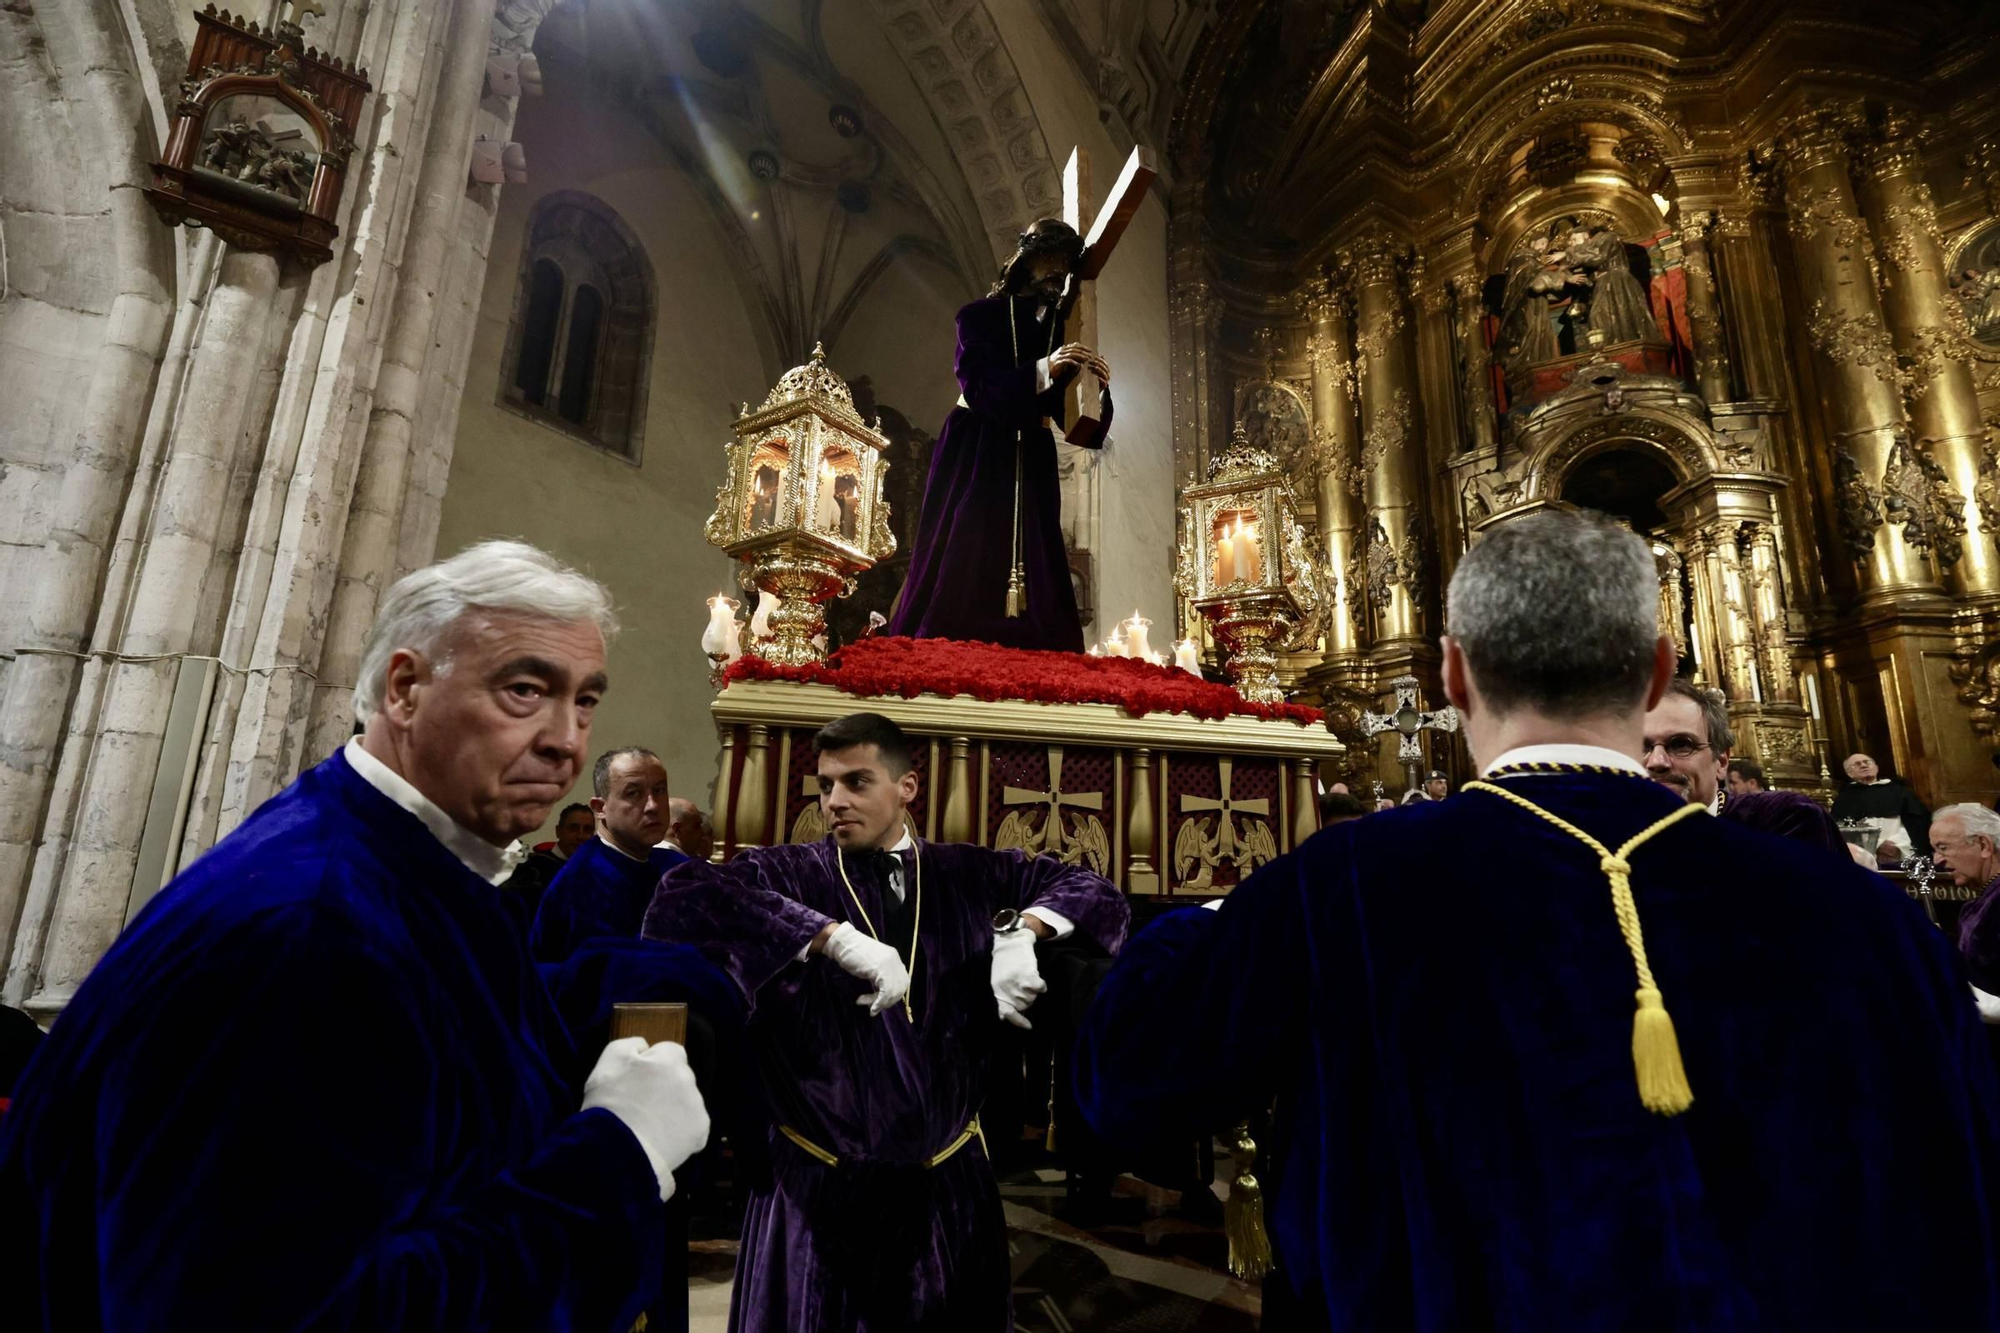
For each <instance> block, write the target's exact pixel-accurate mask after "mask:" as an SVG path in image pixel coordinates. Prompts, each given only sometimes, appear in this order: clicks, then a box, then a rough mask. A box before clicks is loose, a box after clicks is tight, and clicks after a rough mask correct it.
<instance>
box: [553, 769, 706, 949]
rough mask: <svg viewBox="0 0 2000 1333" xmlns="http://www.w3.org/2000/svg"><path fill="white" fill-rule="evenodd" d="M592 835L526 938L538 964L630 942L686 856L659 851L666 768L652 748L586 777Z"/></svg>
mask: <svg viewBox="0 0 2000 1333" xmlns="http://www.w3.org/2000/svg"><path fill="white" fill-rule="evenodd" d="M590 787H591V791H592V792H593V793H595V794H594V795H593V796H592V797H591V798H590V808H591V812H592V813H593V814H595V815H596V817H597V835H596V836H595V837H593V838H591V839H590V840H589V841H587V842H585V843H584V844H583V845H582V846H580V847H578V848H577V849H576V850H575V851H574V852H572V853H571V854H570V858H569V860H568V861H566V862H565V863H564V864H563V868H562V870H561V871H560V872H558V873H557V875H556V877H555V879H554V880H553V881H552V882H551V883H550V884H549V887H548V891H547V892H546V893H544V894H543V895H542V903H541V910H540V911H538V912H537V913H536V914H535V926H534V930H533V932H532V933H531V934H530V935H529V936H528V949H529V951H530V952H531V953H533V954H534V956H535V961H536V962H538V963H560V962H562V961H564V960H565V959H567V958H568V957H569V956H570V955H571V954H573V953H575V952H576V950H577V947H578V946H579V945H581V944H582V943H583V942H584V941H585V940H589V939H601V938H605V937H611V938H616V939H627V940H630V939H637V938H638V936H639V926H640V924H641V923H642V922H643V921H644V920H645V919H646V908H647V907H648V906H650V905H651V903H652V901H653V886H654V885H656V884H658V883H659V882H660V877H661V876H662V875H664V874H666V873H667V872H668V871H669V870H672V869H673V868H674V867H675V866H677V865H680V864H682V863H683V862H685V861H686V860H687V859H688V858H687V856H686V854H685V853H682V852H679V851H676V850H675V849H674V848H672V847H662V846H659V845H658V844H659V842H660V840H661V839H662V838H664V837H665V836H666V832H667V802H668V792H667V767H666V765H665V764H662V763H661V762H660V757H659V756H658V755H656V754H654V753H653V752H652V751H651V750H647V749H642V748H640V747H639V746H636V745H632V746H627V747H625V748H624V749H621V750H606V751H605V752H604V753H603V754H601V755H599V756H598V757H597V763H596V765H595V766H594V767H593V768H592V769H591V774H590Z"/></svg>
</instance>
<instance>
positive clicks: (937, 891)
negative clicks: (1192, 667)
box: [646, 713, 1131, 1333]
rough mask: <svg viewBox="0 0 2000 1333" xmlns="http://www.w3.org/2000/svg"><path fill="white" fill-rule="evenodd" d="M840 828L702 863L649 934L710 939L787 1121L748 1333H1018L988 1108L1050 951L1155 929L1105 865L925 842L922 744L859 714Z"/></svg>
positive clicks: (752, 1262) (750, 1254) (747, 1240)
mask: <svg viewBox="0 0 2000 1333" xmlns="http://www.w3.org/2000/svg"><path fill="white" fill-rule="evenodd" d="M817 746H818V750H819V761H818V762H819V767H818V772H819V784H820V792H821V796H820V800H821V804H822V805H823V807H824V808H825V811H826V815H827V819H828V822H829V823H830V824H831V826H832V830H833V831H832V833H831V834H830V835H829V836H828V837H827V838H826V839H825V840H824V841H822V842H818V843H813V844H809V845H790V846H780V847H760V848H754V849H751V850H749V851H746V852H744V853H742V854H740V855H738V856H737V857H736V858H735V859H734V860H732V861H730V862H729V863H727V864H726V865H720V866H714V865H708V864H703V863H690V864H688V865H684V866H681V867H680V868H678V869H677V870H675V871H674V873H673V874H671V875H669V876H668V877H667V878H666V879H665V880H663V881H662V882H661V884H660V891H659V895H658V896H657V897H656V898H655V899H654V900H653V907H652V911H651V912H649V913H648V914H647V917H646V934H647V935H648V936H652V937H657V938H661V939H671V940H678V941H683V942H686V943H690V944H694V945H696V946H697V947H699V948H700V949H701V950H702V951H703V952H704V953H706V954H708V955H709V957H710V958H711V959H713V960H714V961H715V962H717V963H719V964H720V965H721V966H722V968H723V970H724V971H726V972H727V973H728V974H729V975H730V976H731V977H732V978H734V979H735V981H736V983H737V985H738V986H740V987H741V988H742V992H743V995H744V996H745V998H746V999H747V1001H748V1002H749V1004H750V1006H751V1017H750V1041H751V1047H752V1052H753V1056H754V1058H755V1059H756V1061H757V1063H758V1067H759V1071H760V1074H761V1082H762V1085H763V1091H764V1095H765V1097H766V1099H767V1102H768V1104H769V1107H770V1111H771V1115H772V1118H773V1120H774V1121H775V1122H776V1123H775V1125H774V1127H773V1129H772V1131H771V1133H770V1135H769V1138H770V1144H771V1154H772V1159H773V1160H772V1179H771V1181H770V1182H769V1183H768V1184H765V1185H761V1186H759V1187H758V1188H756V1189H755V1190H754V1192H753V1193H752V1195H751V1200H750V1207H749V1211H748V1213H747V1215H746V1216H745V1218H744V1222H743V1239H742V1248H741V1251H740V1253H739V1256H738V1258H737V1263H736V1290H735V1296H734V1299H733V1301H732V1303H731V1308H730V1321H729V1327H730V1329H731V1330H732V1333H793V1331H794V1330H798V1329H811V1330H813V1331H814V1333H864V1331H865V1333H889V1331H890V1330H898V1331H900V1330H916V1329H923V1330H940V1331H942V1330H949V1331H950V1333H997V1331H999V1330H1005V1329H1009V1328H1011V1327H1012V1326H1013V1319H1012V1311H1011V1308H1010V1294H1009V1293H1010V1279H1009V1273H1008V1261H1007V1240H1006V1232H1005V1227H1004V1225H1003V1222H1002V1220H1001V1213H1000V1196H999V1191H998V1188H997V1186H996V1184H995V1181H994V1176H993V1169H992V1166H991V1164H990V1163H989V1161H988V1159H987V1156H986V1151H985V1145H984V1144H983V1143H982V1142H981V1141H980V1138H979V1121H978V1111H979V1106H980V1102H981V1099H982V1097H983V1095H984V1092H985V1076H986V1067H987V1055H988V1050H989V1047H990V1045H991V1043H992V1039H993V1036H994V1034H995V1032H996V1031H997V1025H998V1023H999V1022H1000V1021H1001V1020H1002V1019H1005V1020H1006V1021H1008V1022H1010V1023H1013V1024H1015V1025H1017V1026H1020V1027H1026V1026H1028V1019H1027V1018H1026V1017H1024V1016H1023V1011H1024V1010H1026V1009H1027V1008H1028V1006H1029V1005H1030V1004H1032V1003H1033V1001H1034V999H1035V997H1036V996H1037V995H1039V994H1040V993H1041V992H1042V990H1043V989H1044V986H1043V982H1042V979H1041V974H1040V971H1039V969H1038V967H1037V965H1036V962H1035V942H1036V941H1037V940H1038V939H1058V938H1062V937H1065V936H1067V935H1069V934H1071V933H1072V932H1078V933H1081V934H1082V935H1084V936H1087V937H1090V938H1092V939H1095V940H1096V941H1097V943H1098V944H1099V945H1101V946H1102V947H1104V948H1105V949H1107V950H1111V951H1116V950H1117V948H1118V946H1119V945H1120V944H1121V943H1123V941H1124V937H1125V930H1126V926H1127V925H1128V923H1129V921H1130V919H1131V914H1130V911H1129V910H1128V909H1127V907H1126V905H1125V901H1124V898H1123V897H1122V896H1121V895H1120V894H1119V892H1118V890H1117V889H1115V888H1114V887H1112V885H1111V884H1109V883H1108V882H1106V881H1105V880H1103V879H1100V878H1099V877H1098V876H1096V875H1093V874H1091V873H1090V872H1089V871H1086V870H1081V869H1078V868H1075V867H1072V866H1066V865H1063V864H1062V863H1061V862H1059V861H1056V860H1053V859H1049V858H1032V859H1031V858H1028V857H1025V856H1023V855H1021V854H1020V853H1019V852H993V851H988V850H987V849H985V848H983V847H973V846H967V845H965V844H960V843H930V842H924V841H922V840H920V839H918V838H916V837H914V836H913V835H912V834H911V832H910V830H909V828H908V826H907V821H906V818H905V813H904V812H905V810H906V808H907V807H908V805H909V803H910V801H911V800H912V799H913V798H914V797H915V796H916V793H917V778H916V775H915V773H914V772H913V771H912V770H911V761H910V747H909V742H908V740H907V739H906V738H905V737H904V735H903V732H902V730H901V728H899V727H897V725H896V724H895V723H894V722H892V721H890V720H889V719H888V718H885V717H882V716H880V715H878V714H874V713H854V714H850V715H849V716H847V717H843V718H840V719H838V720H836V721H834V722H831V723H829V724H827V726H826V727H825V728H824V729H823V730H822V731H821V732H820V733H819V736H818V737H817Z"/></svg>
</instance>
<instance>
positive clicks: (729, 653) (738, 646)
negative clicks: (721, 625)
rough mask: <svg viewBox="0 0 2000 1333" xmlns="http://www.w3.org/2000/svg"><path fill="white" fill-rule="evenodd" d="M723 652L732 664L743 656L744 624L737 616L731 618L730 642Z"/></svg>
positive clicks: (725, 645)
mask: <svg viewBox="0 0 2000 1333" xmlns="http://www.w3.org/2000/svg"><path fill="white" fill-rule="evenodd" d="M722 651H723V655H724V656H725V657H727V658H728V660H730V661H731V662H734V661H735V660H736V659H737V658H739V657H741V656H743V622H742V621H740V620H738V619H737V618H736V617H735V616H731V617H730V618H729V642H728V643H726V644H724V645H723V649H722Z"/></svg>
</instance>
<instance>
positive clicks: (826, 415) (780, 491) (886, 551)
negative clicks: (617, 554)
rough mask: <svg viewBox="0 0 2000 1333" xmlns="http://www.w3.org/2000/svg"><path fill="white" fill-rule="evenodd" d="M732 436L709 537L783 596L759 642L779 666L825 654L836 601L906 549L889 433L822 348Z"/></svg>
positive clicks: (762, 585) (760, 583) (746, 412)
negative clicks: (867, 418)
mask: <svg viewBox="0 0 2000 1333" xmlns="http://www.w3.org/2000/svg"><path fill="white" fill-rule="evenodd" d="M731 429H732V430H734V431H735V433H736V439H735V441H734V442H733V443H731V444H728V445H726V446H724V447H725V448H726V450H727V451H728V455H729V468H728V472H727V473H726V474H725V475H724V477H723V482H722V488H721V489H720V490H719V491H717V492H716V496H715V513H714V514H712V515H711V516H710V517H709V520H708V527H707V529H706V535H707V537H708V540H709V543H710V544H711V545H714V546H720V547H721V548H722V549H723V550H724V551H725V552H726V553H728V554H729V555H730V556H733V557H734V558H735V559H738V560H741V561H743V562H744V563H746V564H748V565H749V566H750V571H751V575H750V576H751V581H752V582H753V583H755V584H756V586H757V587H758V588H759V589H760V590H762V591H764V592H768V593H770V594H771V595H772V596H773V597H775V598H776V599H777V606H776V607H775V608H774V609H773V610H772V612H771V615H770V622H769V623H770V627H771V634H770V637H769V638H767V639H761V640H759V641H757V642H756V643H755V644H753V645H752V646H751V647H750V648H749V649H748V651H749V652H751V653H754V654H755V655H757V656H758V657H761V658H763V659H764V660H765V661H767V662H775V663H777V664H778V665H780V666H804V665H806V664H807V663H809V662H818V661H822V660H824V659H825V657H826V649H825V641H824V637H823V636H824V634H825V632H826V603H827V602H829V601H831V600H833V598H835V597H845V596H847V595H848V594H850V593H852V592H853V591H854V580H855V578H856V576H858V575H860V574H863V573H866V572H867V571H868V570H870V569H873V568H874V567H875V562H876V561H878V560H886V559H888V558H889V557H890V556H892V555H894V554H895V553H896V538H895V534H893V533H891V532H890V531H889V502H888V501H887V500H885V499H883V498H882V480H883V477H884V476H885V475H886V474H887V473H888V471H889V464H888V463H887V462H886V461H885V460H884V459H883V457H882V451H883V450H885V449H887V448H888V447H889V440H888V437H886V436H884V435H883V434H882V433H881V431H879V430H877V429H873V428H871V427H870V426H869V425H867V424H866V423H865V422H863V421H862V420H861V415H860V413H858V412H856V411H855V410H854V395H853V393H852V392H850V391H849V390H848V387H847V384H846V382H845V381H843V380H842V379H841V378H840V376H838V375H836V374H834V373H833V371H832V370H830V369H829V368H828V367H827V364H826V352H825V350H824V349H823V348H821V347H819V346H817V345H815V346H814V347H813V353H812V359H811V360H810V361H808V362H807V363H806V364H805V365H802V366H798V367H795V368H793V369H791V370H788V371H786V372H785V374H784V376H783V377H782V378H781V379H779V381H778V383H777V385H776V386H775V387H774V388H773V389H772V390H771V392H770V393H769V394H768V395H766V396H765V398H764V403H763V405H762V406H761V407H759V408H757V409H756V410H755V411H752V410H750V406H749V404H747V403H746V404H744V407H743V411H742V413H741V414H740V415H739V416H738V417H737V419H736V424H735V425H734V426H733V427H732V428H731Z"/></svg>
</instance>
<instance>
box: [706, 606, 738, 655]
mask: <svg viewBox="0 0 2000 1333" xmlns="http://www.w3.org/2000/svg"><path fill="white" fill-rule="evenodd" d="M735 637H736V603H735V602H733V601H731V600H730V599H729V598H728V597H725V596H723V595H722V594H721V593H717V594H716V595H715V596H713V597H711V598H709V599H708V628H706V629H704V630H703V631H702V632H701V650H702V652H704V653H706V654H707V655H708V656H710V657H728V656H730V651H729V648H730V643H731V642H732V640H734V639H735Z"/></svg>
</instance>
